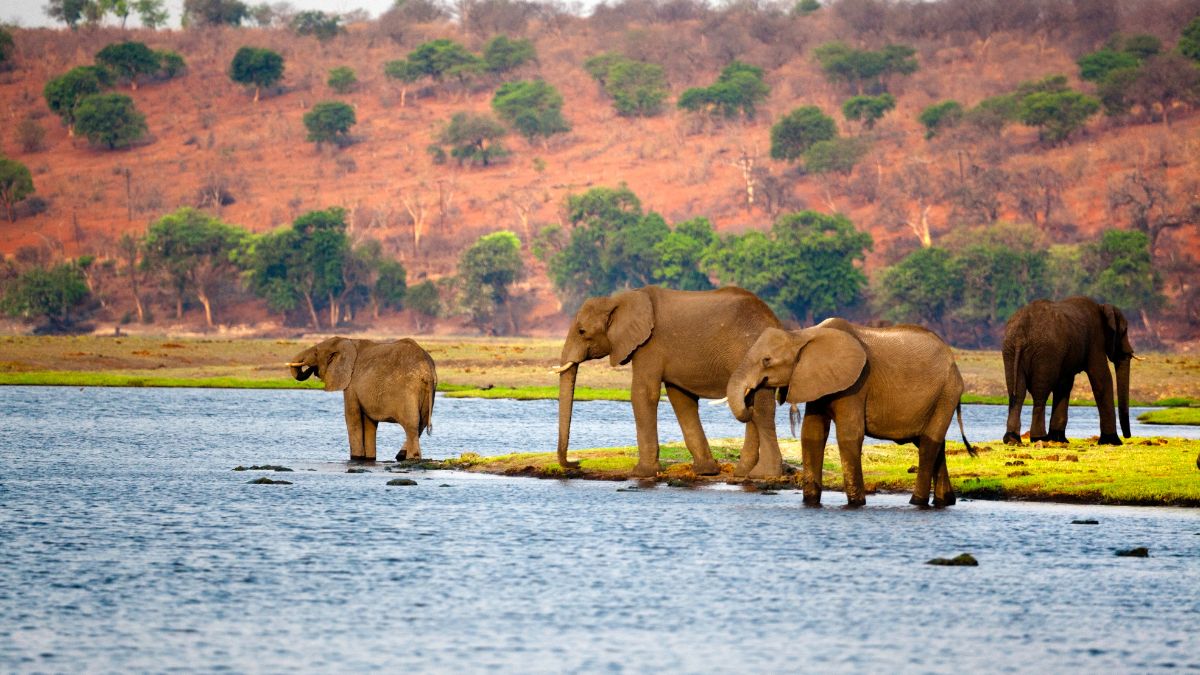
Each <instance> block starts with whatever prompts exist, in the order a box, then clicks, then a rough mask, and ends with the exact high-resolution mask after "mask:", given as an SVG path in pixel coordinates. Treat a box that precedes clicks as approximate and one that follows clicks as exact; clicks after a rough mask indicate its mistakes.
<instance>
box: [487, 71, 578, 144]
mask: <svg viewBox="0 0 1200 675" xmlns="http://www.w3.org/2000/svg"><path fill="white" fill-rule="evenodd" d="M562 103H563V100H562V94H559V93H558V90H557V89H555V88H554V87H553V86H552V85H550V84H548V83H546V82H545V81H544V80H531V81H519V82H506V83H504V84H502V85H500V88H499V89H497V90H496V95H495V96H494V97H492V110H494V111H496V115H497V116H499V117H500V119H502V120H504V121H505V122H508V123H509V124H510V125H512V127H513V128H514V129H516V130H517V132H518V133H520V134H521V135H522V136H524V137H525V138H526V140H528V141H529V142H531V143H532V142H533V140H534V139H535V138H538V137H541V138H543V139H545V138H549V137H550V136H553V135H554V134H559V133H563V132H566V131H570V130H571V125H569V124H567V121H566V120H564V119H563V116H562Z"/></svg>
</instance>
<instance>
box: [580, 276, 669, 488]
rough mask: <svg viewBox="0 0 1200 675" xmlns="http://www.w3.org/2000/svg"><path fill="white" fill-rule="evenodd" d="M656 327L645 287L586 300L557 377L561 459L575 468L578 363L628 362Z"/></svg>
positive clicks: (613, 363) (619, 363)
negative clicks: (572, 442) (570, 457)
mask: <svg viewBox="0 0 1200 675" xmlns="http://www.w3.org/2000/svg"><path fill="white" fill-rule="evenodd" d="M653 330H654V307H653V305H652V304H651V302H650V298H649V296H647V295H646V294H645V293H644V292H642V291H626V292H624V293H618V294H616V295H613V296H609V297H603V298H592V299H590V300H588V301H587V302H585V303H583V306H582V307H580V308H579V312H577V313H576V314H575V319H574V321H572V322H571V327H570V329H568V331H567V338H566V340H565V341H564V342H563V348H562V356H561V357H560V359H559V363H560V364H561V365H560V366H559V367H558V368H557V372H558V374H559V379H558V463H559V465H560V466H562V467H564V468H576V467H578V466H579V464H578V463H577V462H569V461H567V444H568V441H569V439H570V435H571V412H572V409H573V406H574V402H575V378H576V375H578V373H579V364H580V363H582V362H584V361H588V360H591V359H600V358H604V357H605V356H607V357H609V359H610V362H611V363H612V365H614V366H619V365H621V364H623V363H627V362H628V361H629V359H631V358H633V353H634V351H635V350H637V348H638V347H639V346H641V345H642V344H643V343H645V342H646V340H649V339H650V333H651V331H653Z"/></svg>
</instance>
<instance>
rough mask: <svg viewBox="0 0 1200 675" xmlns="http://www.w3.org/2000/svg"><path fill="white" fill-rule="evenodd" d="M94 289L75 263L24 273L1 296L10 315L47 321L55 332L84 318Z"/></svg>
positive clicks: (45, 325)
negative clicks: (89, 287) (90, 288)
mask: <svg viewBox="0 0 1200 675" xmlns="http://www.w3.org/2000/svg"><path fill="white" fill-rule="evenodd" d="M90 296H91V292H90V291H89V290H88V286H87V281H86V280H85V278H84V275H83V270H82V269H81V268H80V267H79V265H78V264H76V263H74V262H67V263H62V264H60V265H56V266H54V267H51V268H49V269H44V268H41V267H35V268H34V269H31V270H29V271H27V272H25V273H24V274H21V275H20V276H19V277H17V278H16V280H14V281H13V283H12V284H11V285H9V287H8V289H7V290H6V291H5V293H4V297H3V298H2V299H0V309H3V310H4V312H5V313H6V314H8V315H9V316H14V317H20V318H22V319H25V320H27V321H42V322H45V324H44V328H46V329H48V330H50V331H52V332H60V331H65V330H70V329H72V328H74V327H75V325H76V324H77V323H78V322H79V321H80V320H82V319H83V318H84V316H85V313H86V311H87V309H88V305H89V303H88V300H89V299H90Z"/></svg>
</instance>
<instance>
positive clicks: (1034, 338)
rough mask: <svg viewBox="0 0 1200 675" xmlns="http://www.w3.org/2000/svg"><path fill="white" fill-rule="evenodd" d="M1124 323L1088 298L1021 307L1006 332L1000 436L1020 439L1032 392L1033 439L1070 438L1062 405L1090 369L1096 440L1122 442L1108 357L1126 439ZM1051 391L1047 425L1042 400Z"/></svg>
mask: <svg viewBox="0 0 1200 675" xmlns="http://www.w3.org/2000/svg"><path fill="white" fill-rule="evenodd" d="M1132 359H1133V347H1132V346H1130V344H1129V324H1128V323H1126V321H1125V316H1124V315H1123V314H1121V310H1119V309H1117V308H1116V307H1113V306H1112V305H1101V304H1098V303H1097V302H1096V301H1095V300H1092V299H1091V298H1084V297H1074V298H1067V299H1066V300H1063V301H1061V302H1051V301H1049V300H1036V301H1034V302H1031V303H1029V304H1028V305H1025V306H1024V307H1022V308H1021V309H1018V310H1017V311H1016V313H1015V314H1013V315H1012V317H1011V318H1010V319H1009V320H1008V325H1007V326H1006V327H1005V330H1004V381H1005V383H1006V384H1007V385H1008V427H1007V430H1006V431H1005V433H1004V442H1005V443H1008V444H1010V445H1020V443H1021V406H1022V405H1023V404H1024V403H1025V392H1027V391H1028V392H1029V395H1030V396H1031V397H1032V398H1033V415H1032V417H1033V419H1032V421H1031V424H1030V428H1029V440H1030V442H1037V441H1058V442H1061V443H1065V442H1066V441H1067V433H1066V432H1067V406H1068V402H1069V400H1070V398H1071V388H1072V387H1073V386H1074V385H1075V375H1076V374H1077V373H1087V376H1088V382H1089V383H1090V384H1091V385H1092V395H1093V396H1095V398H1096V409H1097V411H1098V412H1099V413H1100V444H1101V445H1121V439H1120V438H1119V437H1118V436H1117V421H1116V415H1115V414H1114V412H1113V380H1112V375H1111V374H1110V373H1109V370H1108V362H1109V361H1112V362H1113V365H1114V366H1116V371H1117V405H1118V406H1119V407H1120V414H1121V431H1122V433H1123V434H1124V435H1125V438H1129V363H1130V361H1131V360H1132ZM1051 394H1053V395H1054V401H1053V406H1052V408H1051V412H1050V431H1049V432H1047V431H1046V426H1045V424H1046V422H1045V419H1046V399H1047V398H1049V397H1050V395H1051Z"/></svg>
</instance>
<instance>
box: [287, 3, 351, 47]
mask: <svg viewBox="0 0 1200 675" xmlns="http://www.w3.org/2000/svg"><path fill="white" fill-rule="evenodd" d="M291 27H292V30H293V31H295V33H296V35H312V36H314V37H316V38H317V40H319V41H321V42H328V41H330V40H332V39H333V38H335V37H337V36H338V34H339V33H343V32H345V30H346V29H345V28H342V17H340V16H338V15H337V14H326V13H325V12H322V11H320V10H314V9H310V10H305V11H303V12H299V13H297V14H296V16H294V17H292V21H291Z"/></svg>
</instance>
